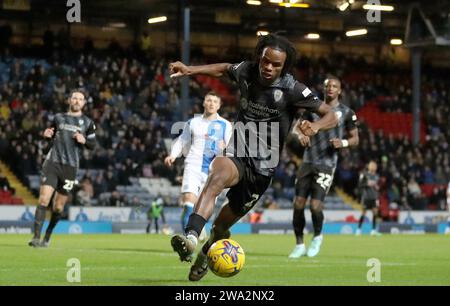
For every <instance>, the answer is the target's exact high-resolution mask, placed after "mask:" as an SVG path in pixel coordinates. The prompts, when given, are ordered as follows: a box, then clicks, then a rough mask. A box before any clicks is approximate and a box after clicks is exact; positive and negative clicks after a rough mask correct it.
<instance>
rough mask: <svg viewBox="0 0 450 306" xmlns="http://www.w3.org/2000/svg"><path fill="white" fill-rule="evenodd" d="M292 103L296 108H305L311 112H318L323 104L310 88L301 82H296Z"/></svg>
mask: <svg viewBox="0 0 450 306" xmlns="http://www.w3.org/2000/svg"><path fill="white" fill-rule="evenodd" d="M291 101H292V104H293V106H294V107H295V108H303V109H305V110H307V111H311V112H317V110H318V109H319V106H320V105H321V104H322V101H320V99H319V98H317V96H316V95H314V94H313V93H312V91H311V90H310V89H309V88H308V87H306V86H305V85H304V84H302V83H299V82H295V85H294V88H293V90H292V99H291Z"/></svg>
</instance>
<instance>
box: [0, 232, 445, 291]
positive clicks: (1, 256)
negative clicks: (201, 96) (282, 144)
mask: <svg viewBox="0 0 450 306" xmlns="http://www.w3.org/2000/svg"><path fill="white" fill-rule="evenodd" d="M232 238H233V239H235V240H236V241H238V242H239V243H240V244H241V245H242V247H243V249H244V251H245V252H246V263H245V266H244V269H243V270H242V271H241V272H240V273H239V274H238V275H236V276H234V277H232V278H228V279H225V278H219V277H217V276H215V275H213V274H212V273H211V272H210V273H208V275H207V276H206V277H205V278H204V279H202V280H201V281H200V282H196V283H192V282H189V281H188V280H187V274H188V271H189V267H190V265H189V264H188V263H181V262H180V261H179V259H178V257H177V255H176V254H175V253H173V251H172V248H171V246H170V237H169V236H164V235H115V234H114V235H55V236H54V237H53V240H52V244H51V246H50V248H48V249H32V248H30V247H28V246H27V242H28V241H29V239H30V236H28V235H0V250H1V251H0V285H73V284H72V283H68V282H67V279H66V275H67V272H68V270H69V267H67V266H66V264H67V261H68V259H70V258H77V259H79V260H80V263H81V283H77V284H76V285H150V286H151V285H163V286H165V285H181V286H186V285H225V286H226V285H230V286H231V285H249V286H253V285H255V286H259V285H262V286H270V285H281V286H285V285H289V286H297V285H450V236H444V235H432V234H428V235H384V236H381V237H371V236H361V237H354V236H334V235H331V236H330V235H328V236H325V237H324V243H323V245H322V250H321V252H320V254H319V255H318V256H317V257H315V258H307V257H302V258H301V259H299V260H289V259H288V258H287V256H288V254H289V252H290V251H291V249H292V248H293V241H294V238H293V237H292V236H291V235H234V236H232ZM310 239H311V237H310V236H308V237H307V243H309V240H310ZM370 258H377V259H379V260H380V262H381V282H379V283H369V282H368V281H367V274H368V271H369V269H370V267H368V266H367V261H368V259H370Z"/></svg>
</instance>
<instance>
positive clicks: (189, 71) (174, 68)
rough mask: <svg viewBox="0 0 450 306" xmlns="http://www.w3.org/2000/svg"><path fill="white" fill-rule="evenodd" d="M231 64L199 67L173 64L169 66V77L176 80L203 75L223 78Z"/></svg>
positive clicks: (178, 63)
mask: <svg viewBox="0 0 450 306" xmlns="http://www.w3.org/2000/svg"><path fill="white" fill-rule="evenodd" d="M230 66H231V64H228V63H220V64H210V65H200V66H186V65H185V64H183V63H182V62H174V63H170V64H169V70H170V77H171V78H178V77H182V76H189V75H196V74H205V75H209V76H212V77H216V78H220V77H221V76H223V75H224V74H225V73H226V72H227V71H228V69H229V68H230Z"/></svg>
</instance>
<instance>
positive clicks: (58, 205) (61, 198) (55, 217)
mask: <svg viewBox="0 0 450 306" xmlns="http://www.w3.org/2000/svg"><path fill="white" fill-rule="evenodd" d="M68 199H69V196H68V195H67V194H62V193H59V192H56V193H55V198H54V200H53V209H52V216H51V219H50V222H49V224H48V227H47V230H46V232H45V237H44V241H43V242H42V244H43V246H46V247H48V245H49V243H50V238H51V236H52V233H53V230H54V229H55V226H56V224H57V223H58V222H59V220H61V217H62V213H63V211H64V206H65V205H66V203H67V200H68Z"/></svg>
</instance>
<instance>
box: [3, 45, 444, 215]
mask: <svg viewBox="0 0 450 306" xmlns="http://www.w3.org/2000/svg"><path fill="white" fill-rule="evenodd" d="M85 49H86V48H85ZM88 49H89V52H88V51H86V50H84V51H83V50H81V51H72V54H71V56H70V57H63V56H52V57H50V58H49V59H46V60H44V59H38V58H30V57H25V58H23V57H16V56H13V55H11V54H10V53H9V52H8V51H4V52H3V53H2V54H1V58H0V81H1V82H0V84H1V85H0V159H2V160H3V161H5V162H6V163H7V164H8V165H10V167H11V168H12V169H13V171H14V172H15V173H16V174H17V176H18V177H19V178H20V179H21V180H22V181H24V182H26V181H27V177H28V176H29V175H37V174H39V169H40V165H41V164H42V162H43V160H44V158H45V154H46V152H47V151H48V147H49V145H50V143H49V142H47V141H45V140H43V139H42V137H41V133H42V131H43V130H44V128H45V127H46V126H48V125H49V124H50V122H51V120H52V118H53V116H54V114H55V113H57V112H61V111H65V107H66V104H65V100H66V98H67V93H68V91H69V90H70V89H73V88H76V87H82V88H85V89H86V91H87V92H88V96H87V102H88V103H87V105H86V107H85V110H84V112H85V113H86V115H88V116H89V117H91V118H93V119H94V121H95V122H96V126H97V130H96V135H97V140H98V145H97V148H96V149H95V150H94V151H92V152H89V151H84V152H83V158H82V160H81V168H84V169H99V170H101V171H97V172H96V175H95V176H93V175H90V172H89V171H87V172H86V175H85V177H84V178H83V180H82V182H81V183H80V186H81V187H80V189H81V191H82V192H81V194H80V199H81V202H80V203H87V202H89V199H91V198H97V197H98V196H99V195H100V194H102V193H104V192H110V193H112V196H111V199H110V203H112V204H114V205H126V203H125V204H124V202H126V201H125V200H123V195H120V194H119V193H118V191H117V188H116V187H117V186H118V185H129V184H130V180H129V178H130V177H139V176H143V177H167V178H169V179H170V181H172V182H173V183H179V179H180V175H181V174H182V162H181V161H178V162H177V163H176V166H175V168H173V169H168V168H166V167H165V166H164V165H163V159H164V157H165V156H166V155H167V148H168V146H167V143H166V141H165V139H168V138H173V137H174V135H171V134H170V129H171V126H172V123H173V122H175V121H180V120H182V117H181V115H180V114H181V113H182V109H181V105H180V98H179V95H178V93H179V91H180V83H179V81H173V80H171V79H170V77H169V75H168V71H167V63H168V62H170V59H169V58H166V59H155V58H151V59H150V57H149V56H143V55H142V54H140V53H139V52H137V53H136V52H130V51H126V50H122V49H120V47H119V46H117V45H112V46H111V47H110V49H108V50H107V51H95V50H92V49H91V48H88ZM6 50H7V49H6ZM387 66H388V65H383V63H380V64H378V65H372V64H368V63H365V62H364V60H363V59H362V58H351V57H348V56H343V55H336V56H334V57H329V58H319V59H311V58H306V57H301V58H300V59H299V61H298V67H297V71H296V72H297V77H298V78H299V79H300V80H302V81H303V82H304V83H305V84H308V85H310V86H311V88H312V89H313V90H314V91H315V92H316V93H317V94H318V95H319V96H320V95H321V91H322V87H321V86H322V85H321V84H322V82H323V80H324V79H325V78H326V75H327V74H328V73H332V74H335V75H337V76H338V77H340V78H341V79H342V81H343V95H342V101H343V102H344V103H346V104H348V105H349V106H350V107H352V108H353V109H355V110H359V109H361V108H362V107H364V104H365V102H366V101H368V100H371V99H373V98H375V97H377V96H388V97H390V99H387V102H386V103H384V104H383V105H380V108H382V110H383V111H389V112H410V111H411V109H410V103H409V101H411V89H410V84H409V81H405V80H408V79H409V74H408V72H407V71H406V69H401V68H398V67H395V66H392V65H390V66H389V67H391V68H389V69H390V70H389V71H388V70H387V68H386V67H387ZM394 70H395V73H393V71H394ZM406 75H408V76H406ZM438 79H439V78H434V79H433V78H431V79H427V80H424V86H423V87H424V90H423V102H422V103H423V104H422V105H423V113H424V117H425V122H426V123H427V139H426V142H424V143H421V144H419V145H417V146H414V145H413V144H412V143H411V141H410V140H409V139H408V138H407V137H402V138H394V137H393V136H392V135H384V134H383V133H382V132H380V131H372V130H371V129H369V127H368V126H367V125H365V124H364V123H361V125H360V133H361V136H360V139H361V142H360V145H359V147H358V148H357V149H355V150H346V149H345V150H342V151H341V153H340V155H341V156H340V164H339V166H338V171H337V174H336V179H335V185H337V186H341V187H343V188H344V190H346V191H347V192H348V193H350V194H353V195H355V196H357V194H356V193H355V190H357V189H356V188H355V187H357V181H358V175H359V172H360V171H361V169H362V168H363V167H364V165H365V164H366V163H367V162H368V161H369V160H370V159H374V160H376V161H378V163H379V165H380V173H381V175H382V183H383V184H382V188H383V192H384V194H385V195H386V197H388V200H389V202H395V203H398V204H399V205H402V206H403V207H405V208H409V207H411V208H413V209H426V208H429V207H431V206H429V205H430V204H433V205H435V206H436V207H435V208H438V209H442V208H443V205H444V204H442V203H445V197H446V195H445V188H444V187H439V186H438V185H442V186H444V184H447V183H448V181H449V180H450V165H449V160H450V156H449V153H448V152H449V150H448V146H449V141H450V131H449V127H448V125H447V119H448V118H449V115H450V111H449V105H450V101H449V99H450V98H449V94H448V92H447V88H448V84H445V83H443V82H437V81H436V80H438ZM190 90H191V95H192V96H193V98H192V101H191V103H192V105H193V107H192V108H189V111H190V113H189V114H188V117H190V116H192V115H193V114H195V113H201V112H202V109H201V102H202V97H203V95H204V94H205V93H206V92H207V91H208V90H209V88H206V87H205V85H203V84H199V83H197V82H195V81H194V80H191V81H190ZM233 112H234V109H233V107H232V106H228V105H225V106H224V107H223V109H222V111H221V115H222V116H224V117H225V118H228V119H232V118H233V117H234V113H233ZM297 153H298V154H297V155H299V153H300V150H299V152H297ZM284 154H285V155H284V156H283V157H282V158H281V160H282V163H281V165H280V167H279V169H278V170H277V173H276V176H275V179H274V183H273V190H274V193H273V194H274V197H275V199H277V198H279V197H286V196H287V197H289V196H290V194H288V195H286V192H285V190H291V189H292V188H293V186H294V180H295V173H296V168H297V165H298V160H299V159H298V156H295V154H289V153H284ZM111 161H113V162H111ZM419 184H436V186H437V187H436V190H433V197H431V198H430V197H426V196H425V195H424V193H423V192H422V190H421V188H420V186H419Z"/></svg>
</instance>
